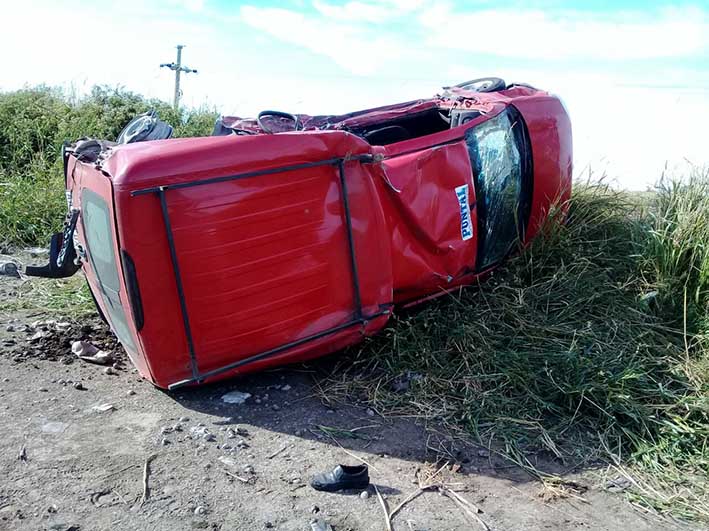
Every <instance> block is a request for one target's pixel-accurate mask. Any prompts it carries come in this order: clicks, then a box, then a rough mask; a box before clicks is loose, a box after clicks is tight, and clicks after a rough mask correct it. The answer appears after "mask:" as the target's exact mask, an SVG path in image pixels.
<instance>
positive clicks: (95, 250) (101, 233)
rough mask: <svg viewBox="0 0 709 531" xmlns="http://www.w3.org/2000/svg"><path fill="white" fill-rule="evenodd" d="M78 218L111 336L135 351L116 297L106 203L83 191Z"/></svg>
mask: <svg viewBox="0 0 709 531" xmlns="http://www.w3.org/2000/svg"><path fill="white" fill-rule="evenodd" d="M81 215H82V224H83V229H84V235H85V238H86V247H87V253H88V256H89V260H90V262H91V267H92V268H93V270H94V272H95V273H96V277H97V279H98V283H99V293H98V294H97V295H98V296H99V297H101V300H102V301H103V303H104V307H105V308H106V310H107V315H106V318H107V319H108V321H109V323H110V324H111V327H112V328H113V331H114V333H115V334H116V335H117V336H118V339H119V340H120V341H121V343H123V345H124V346H125V347H126V348H127V349H130V350H135V342H134V340H133V333H132V332H131V329H130V327H129V326H128V319H127V317H126V314H125V311H124V310H123V306H122V305H121V300H120V296H119V290H120V285H121V284H120V277H119V274H120V273H119V271H118V262H117V260H116V253H115V251H114V249H115V246H114V241H113V224H112V221H111V216H110V212H109V210H108V205H106V202H105V201H104V200H103V199H102V198H101V196H99V195H98V194H96V193H95V192H93V191H91V190H89V189H84V191H83V193H82V196H81Z"/></svg>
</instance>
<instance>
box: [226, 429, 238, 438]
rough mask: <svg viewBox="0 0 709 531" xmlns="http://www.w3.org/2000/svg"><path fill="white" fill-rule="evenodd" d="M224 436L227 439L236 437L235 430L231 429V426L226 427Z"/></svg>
mask: <svg viewBox="0 0 709 531" xmlns="http://www.w3.org/2000/svg"><path fill="white" fill-rule="evenodd" d="M226 438H227V439H234V438H236V432H235V431H234V430H233V429H231V428H227V430H226Z"/></svg>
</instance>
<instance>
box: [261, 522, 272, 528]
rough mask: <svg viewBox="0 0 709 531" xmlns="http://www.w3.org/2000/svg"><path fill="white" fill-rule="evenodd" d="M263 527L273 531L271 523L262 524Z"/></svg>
mask: <svg viewBox="0 0 709 531" xmlns="http://www.w3.org/2000/svg"><path fill="white" fill-rule="evenodd" d="M263 527H265V528H266V529H273V524H272V523H271V522H264V523H263Z"/></svg>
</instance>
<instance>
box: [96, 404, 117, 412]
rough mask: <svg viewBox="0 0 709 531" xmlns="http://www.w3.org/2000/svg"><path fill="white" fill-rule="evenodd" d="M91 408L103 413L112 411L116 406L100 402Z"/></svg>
mask: <svg viewBox="0 0 709 531" xmlns="http://www.w3.org/2000/svg"><path fill="white" fill-rule="evenodd" d="M91 409H93V410H94V411H97V412H99V413H105V412H106V411H114V410H115V409H116V406H114V405H113V404H100V405H98V406H94V407H92V408H91Z"/></svg>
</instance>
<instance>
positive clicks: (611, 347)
mask: <svg viewBox="0 0 709 531" xmlns="http://www.w3.org/2000/svg"><path fill="white" fill-rule="evenodd" d="M708 186H709V179H707V175H706V173H703V174H698V175H697V176H695V178H693V179H692V180H690V181H688V182H685V183H684V184H679V183H664V184H663V185H662V186H661V187H660V188H659V189H658V191H657V194H654V196H653V197H654V200H653V201H652V204H650V205H639V204H638V201H637V200H636V199H635V198H633V197H632V196H629V195H627V194H625V193H622V192H615V191H613V190H611V189H609V188H608V187H606V186H604V185H602V184H598V183H595V184H594V183H587V184H582V185H577V186H576V189H575V191H574V193H573V196H572V198H571V200H570V204H569V205H568V207H569V216H568V221H567V222H566V223H560V222H559V221H558V216H557V217H551V218H550V220H549V222H548V227H546V230H545V234H546V237H542V238H539V239H537V240H535V241H534V242H533V243H532V244H531V245H530V246H529V247H528V248H526V249H524V250H522V251H521V253H520V254H519V255H518V256H517V257H516V258H514V259H512V260H511V261H509V262H508V264H507V265H505V266H504V267H502V268H501V269H500V270H498V271H497V272H496V273H495V274H494V276H493V277H492V278H490V279H488V280H487V281H485V282H483V283H481V284H480V285H479V286H476V287H474V288H468V289H462V290H459V291H457V292H455V293H453V294H451V295H449V296H447V297H446V298H444V299H439V300H437V301H435V302H433V303H430V304H427V305H426V306H425V307H424V308H423V309H421V310H420V311H418V312H416V313H411V314H406V315H401V316H399V317H397V318H396V319H395V320H394V321H393V323H392V325H391V326H390V327H389V328H388V329H387V330H386V331H385V332H384V334H382V335H381V336H379V337H375V338H373V339H372V340H370V341H369V342H368V343H366V344H365V345H364V346H363V347H361V348H359V349H357V350H356V351H354V352H353V353H352V357H353V359H348V360H347V365H346V368H341V369H339V370H338V371H335V373H334V374H333V376H332V380H331V382H330V387H329V389H328V390H329V392H330V394H331V395H335V396H337V395H339V396H345V395H346V396H360V397H364V399H365V401H366V402H367V403H368V404H369V405H370V406H372V407H375V408H376V409H377V410H379V411H381V412H383V413H385V414H394V415H406V416H413V417H417V418H420V419H424V420H427V421H436V422H443V423H445V424H448V425H449V426H451V427H454V428H456V429H462V430H465V431H467V432H469V433H471V434H473V435H474V436H475V437H476V438H477V439H478V441H479V442H480V443H481V444H485V445H487V444H489V443H490V442H491V441H492V443H493V445H494V447H495V448H497V449H498V450H499V451H501V452H502V454H503V455H505V456H507V457H509V458H510V459H513V460H514V461H516V462H518V463H520V464H521V465H523V466H525V467H526V468H527V469H528V470H529V471H530V472H531V473H533V474H535V475H537V476H538V477H540V478H542V479H549V477H548V476H547V475H546V474H545V473H544V472H542V471H539V470H537V469H536V468H535V467H534V466H532V464H531V463H532V461H531V458H530V457H529V456H530V454H535V453H541V454H543V455H546V456H548V457H550V458H551V459H552V460H556V461H558V462H561V463H564V464H565V465H566V466H568V467H569V468H575V467H579V466H591V465H592V464H594V463H596V462H598V461H599V460H603V461H610V462H611V463H613V464H615V465H616V466H618V467H619V470H622V472H623V473H626V474H632V480H633V481H634V482H635V483H634V485H635V486H634V488H633V489H631V492H632V493H633V495H634V496H635V497H636V501H637V502H638V503H642V504H644V505H645V506H647V507H650V508H653V509H655V510H658V511H661V512H672V513H674V514H678V515H682V516H687V517H697V518H704V519H707V520H708V521H709V489H708V487H707V481H706V478H707V474H709V452H708V448H707V441H708V440H709V407H708V406H709V373H707V367H708V366H709V348H707V347H708V345H707V341H706V332H707V330H708V329H707V322H708V315H709V309H708V308H707V278H708V275H709V268H708V264H709V262H708V261H707V256H709V254H708V253H707V242H709V239H707V232H706V231H707V229H708V227H709V195H707V193H706V191H707V187H708ZM685 294H686V297H685ZM685 330H686V333H685ZM402 380H403V381H406V382H408V388H407V389H406V390H405V391H403V392H402V391H401V389H402V386H401V381H402ZM404 388H406V386H404ZM629 463H630V464H631V465H632V466H630V467H629V468H628V467H627V465H628V464H629ZM619 473H620V472H619Z"/></svg>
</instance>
